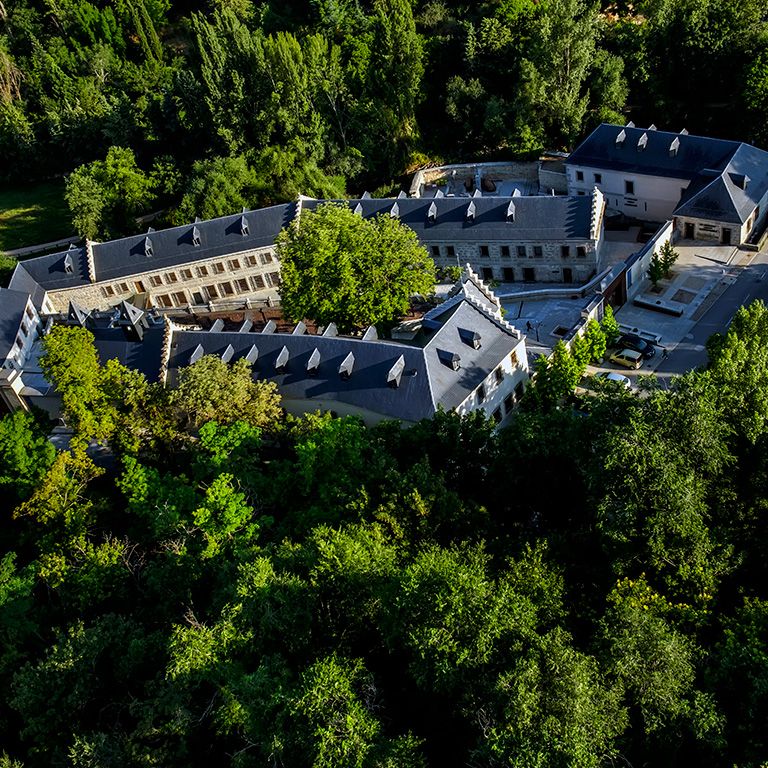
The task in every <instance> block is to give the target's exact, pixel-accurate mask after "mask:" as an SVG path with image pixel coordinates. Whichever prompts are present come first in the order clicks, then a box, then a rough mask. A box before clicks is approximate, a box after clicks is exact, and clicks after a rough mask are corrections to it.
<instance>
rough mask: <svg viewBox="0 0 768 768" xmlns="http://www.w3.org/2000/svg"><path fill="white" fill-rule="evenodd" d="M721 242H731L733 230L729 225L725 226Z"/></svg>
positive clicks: (724, 243)
mask: <svg viewBox="0 0 768 768" xmlns="http://www.w3.org/2000/svg"><path fill="white" fill-rule="evenodd" d="M720 242H721V243H722V244H723V245H730V244H731V230H730V228H728V227H723V232H722V235H721V236H720Z"/></svg>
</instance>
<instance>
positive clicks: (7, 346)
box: [0, 288, 29, 361]
mask: <svg viewBox="0 0 768 768" xmlns="http://www.w3.org/2000/svg"><path fill="white" fill-rule="evenodd" d="M28 299H29V294H27V293H23V292H22V291H12V290H9V289H8V288H0V361H2V360H5V359H6V358H7V357H8V355H9V354H10V352H11V350H12V349H13V345H14V343H15V341H16V334H17V333H18V332H19V327H20V326H21V321H22V319H23V317H24V310H25V309H26V307H27V300H28Z"/></svg>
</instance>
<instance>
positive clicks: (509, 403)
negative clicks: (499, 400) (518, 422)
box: [504, 392, 515, 413]
mask: <svg viewBox="0 0 768 768" xmlns="http://www.w3.org/2000/svg"><path fill="white" fill-rule="evenodd" d="M514 407H515V396H514V395H513V394H512V393H511V392H510V394H508V395H507V396H506V397H505V398H504V412H505V413H509V412H510V411H511V410H512V409H513V408H514Z"/></svg>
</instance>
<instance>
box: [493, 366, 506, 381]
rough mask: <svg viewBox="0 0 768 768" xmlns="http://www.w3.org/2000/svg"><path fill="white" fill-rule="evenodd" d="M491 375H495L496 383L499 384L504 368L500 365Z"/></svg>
mask: <svg viewBox="0 0 768 768" xmlns="http://www.w3.org/2000/svg"><path fill="white" fill-rule="evenodd" d="M493 375H494V376H495V377H496V383H497V384H501V382H502V381H504V369H503V368H502V367H501V366H499V367H498V368H497V369H496V370H495V371H494V372H493Z"/></svg>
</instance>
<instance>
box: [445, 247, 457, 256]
mask: <svg viewBox="0 0 768 768" xmlns="http://www.w3.org/2000/svg"><path fill="white" fill-rule="evenodd" d="M445 254H446V256H455V255H456V249H455V248H454V247H453V246H452V245H447V246H446V247H445Z"/></svg>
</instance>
